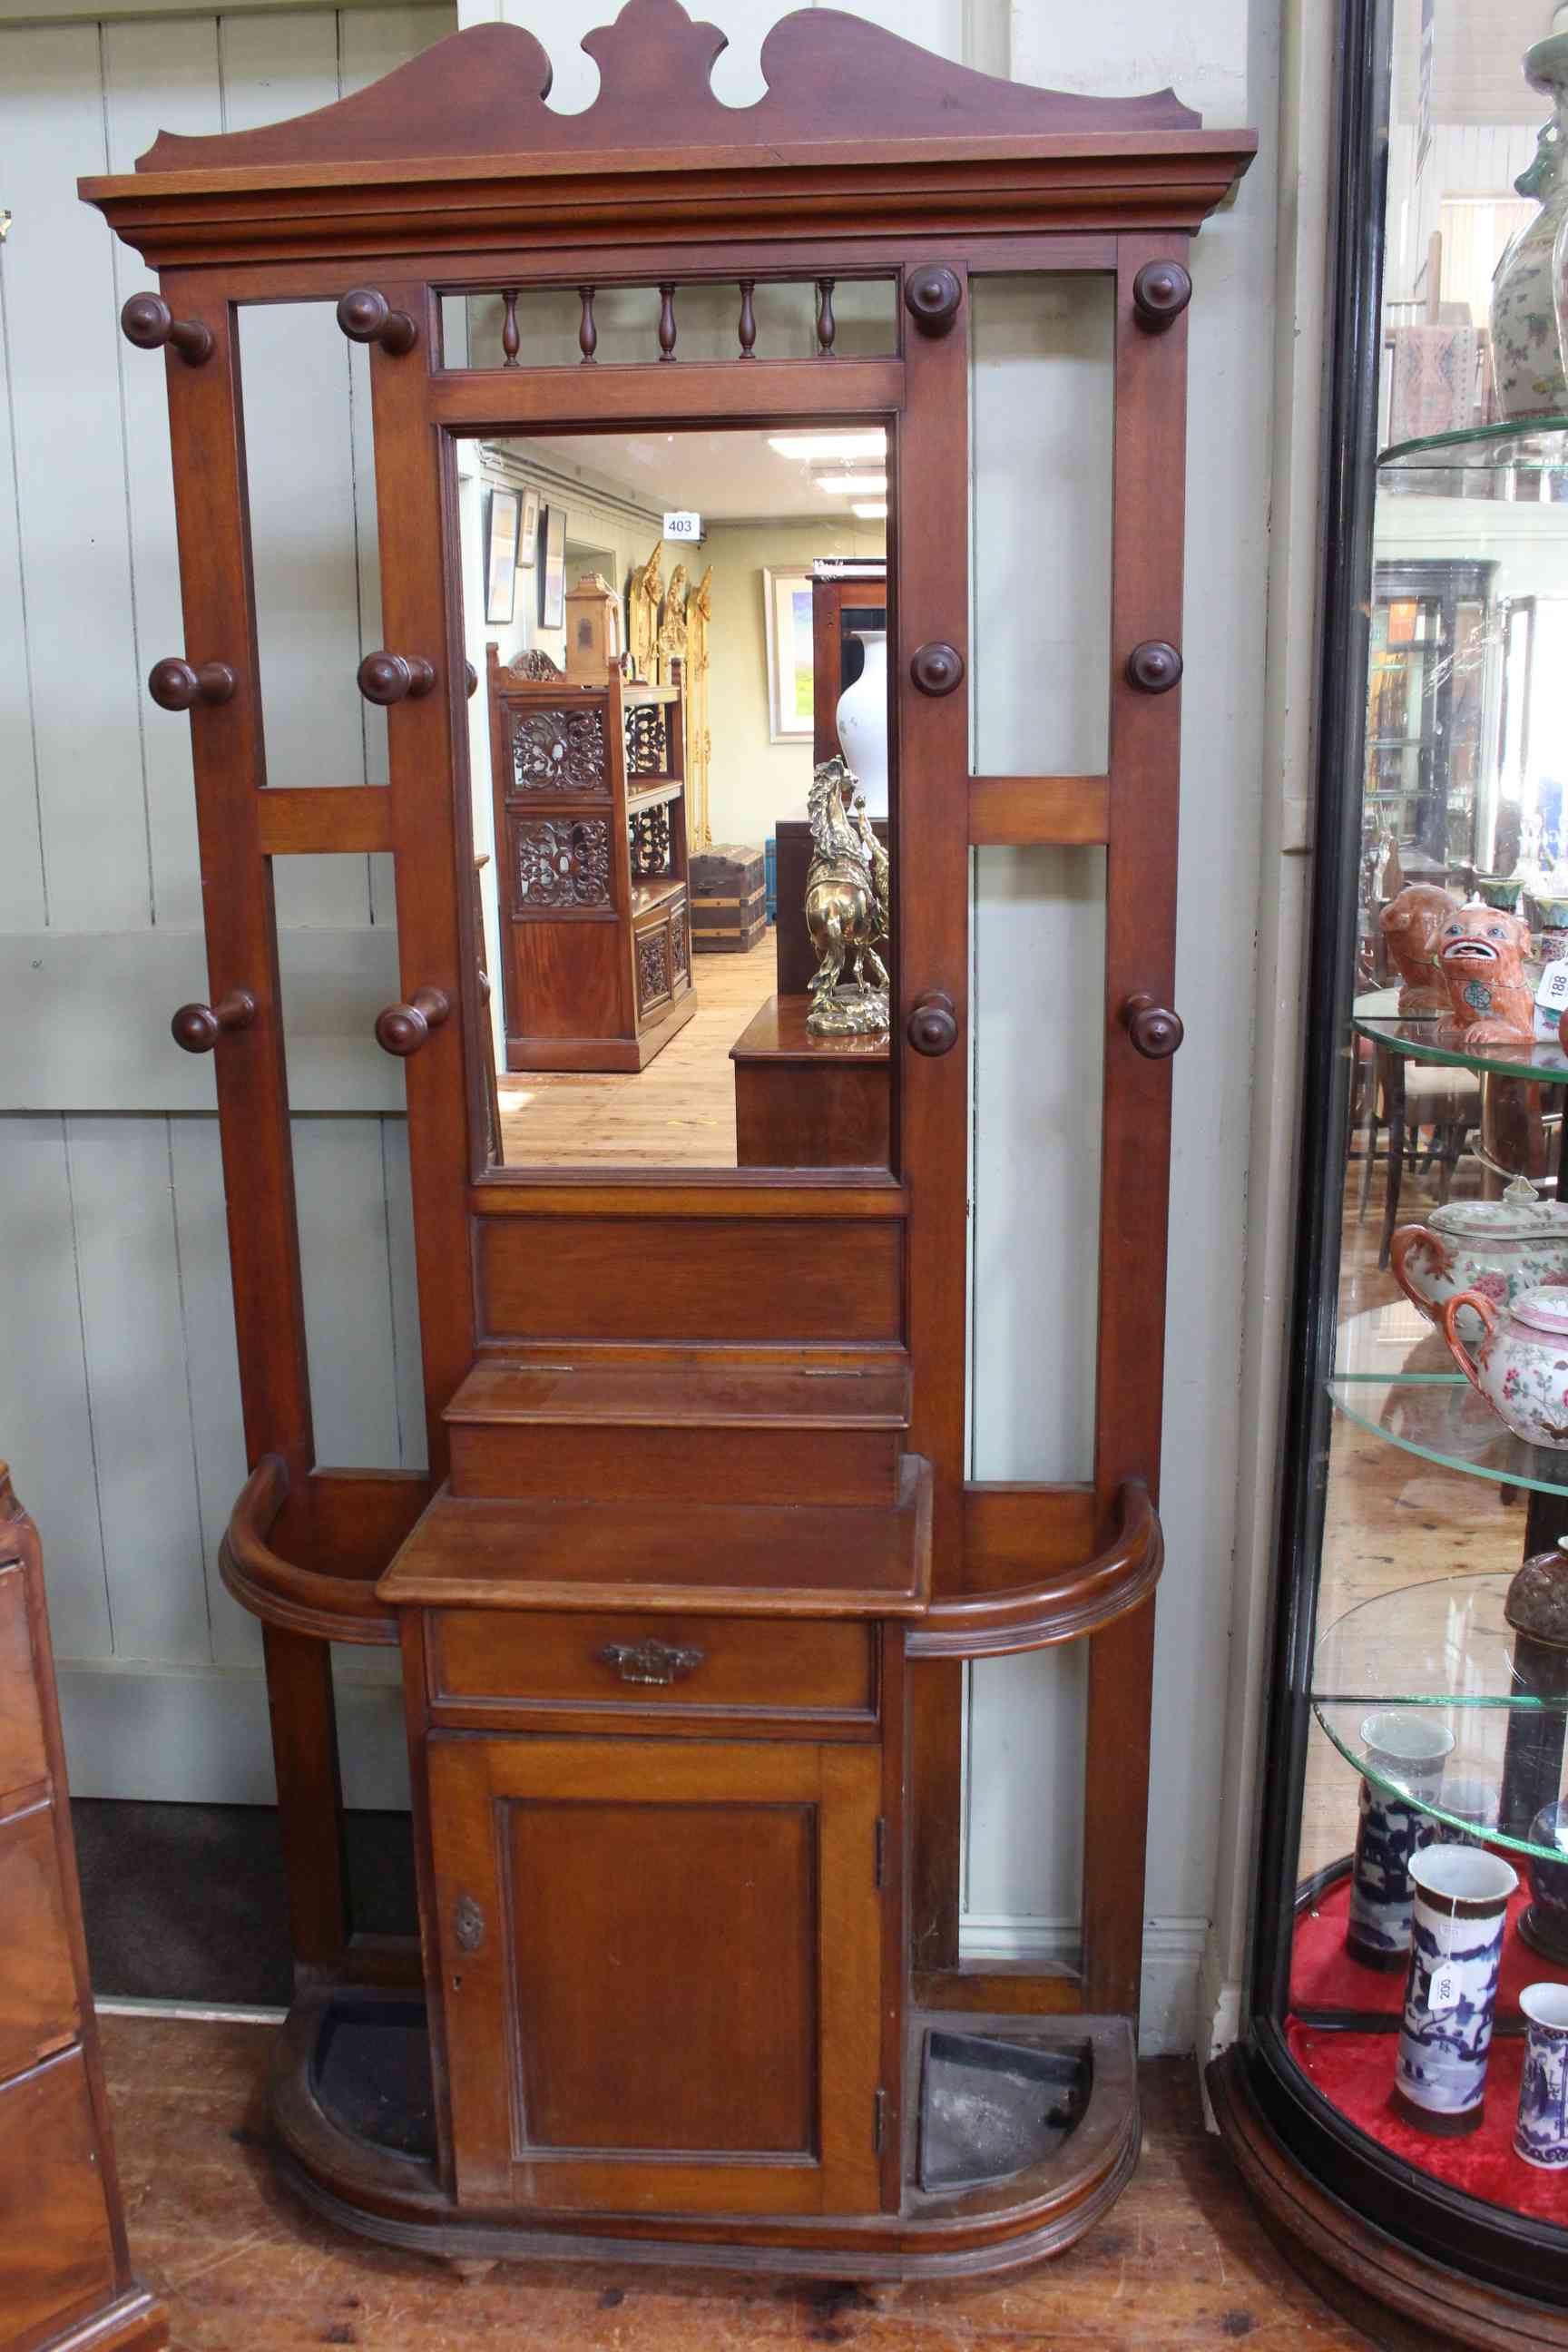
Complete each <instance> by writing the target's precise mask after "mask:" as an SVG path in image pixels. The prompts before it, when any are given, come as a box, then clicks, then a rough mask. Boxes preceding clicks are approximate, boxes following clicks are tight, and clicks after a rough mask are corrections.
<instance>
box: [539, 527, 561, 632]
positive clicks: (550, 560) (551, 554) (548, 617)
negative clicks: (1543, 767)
mask: <svg viewBox="0 0 1568 2352" xmlns="http://www.w3.org/2000/svg"><path fill="white" fill-rule="evenodd" d="M539 620H540V625H541V627H542V628H546V629H563V628H564V627H565V626H566V509H565V508H564V507H546V508H545V509H544V567H543V569H542V572H540V575H539Z"/></svg>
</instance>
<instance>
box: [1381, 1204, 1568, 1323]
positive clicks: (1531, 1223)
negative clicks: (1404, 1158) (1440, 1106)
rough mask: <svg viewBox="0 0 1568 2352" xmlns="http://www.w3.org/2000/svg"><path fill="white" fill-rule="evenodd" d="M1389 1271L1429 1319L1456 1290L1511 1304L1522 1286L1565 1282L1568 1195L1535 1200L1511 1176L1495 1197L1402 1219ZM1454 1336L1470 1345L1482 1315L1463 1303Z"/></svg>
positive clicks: (1435, 1320) (1390, 1252)
mask: <svg viewBox="0 0 1568 2352" xmlns="http://www.w3.org/2000/svg"><path fill="white" fill-rule="evenodd" d="M1388 1255H1389V1263H1390V1265H1392V1267H1393V1269H1394V1280H1395V1282H1397V1283H1398V1285H1399V1287H1400V1288H1401V1290H1403V1291H1404V1293H1405V1297H1406V1298H1408V1299H1409V1300H1410V1302H1411V1304H1412V1306H1415V1307H1419V1308H1420V1309H1421V1312H1422V1313H1423V1315H1425V1316H1426V1318H1427V1320H1428V1322H1431V1323H1439V1322H1441V1320H1442V1316H1443V1309H1444V1307H1446V1306H1447V1303H1448V1301H1449V1299H1450V1298H1452V1297H1455V1296H1456V1295H1457V1293H1458V1292H1459V1291H1461V1290H1479V1292H1480V1293H1481V1295H1482V1297H1486V1298H1489V1299H1490V1300H1491V1302H1492V1305H1493V1306H1494V1307H1511V1306H1512V1304H1513V1302H1514V1300H1515V1299H1516V1298H1518V1297H1520V1296H1521V1293H1522V1292H1524V1291H1526V1290H1542V1289H1549V1288H1552V1287H1553V1286H1557V1285H1563V1286H1568V1202H1556V1201H1538V1200H1537V1199H1536V1197H1535V1187H1534V1186H1533V1185H1532V1184H1531V1181H1530V1180H1529V1178H1528V1177H1526V1176H1516V1177H1515V1178H1514V1180H1513V1181H1512V1183H1510V1186H1509V1188H1508V1190H1507V1192H1505V1193H1504V1194H1503V1196H1502V1199H1501V1200H1500V1201H1450V1202H1447V1204H1446V1205H1445V1206H1444V1207H1443V1208H1440V1209H1434V1210H1433V1212H1432V1214H1431V1215H1430V1216H1429V1217H1428V1218H1427V1219H1426V1223H1424V1224H1418V1225H1401V1226H1399V1227H1398V1228H1397V1230H1396V1231H1395V1233H1394V1235H1393V1238H1392V1239H1391V1241H1390V1243H1389V1245H1388ZM1458 1328H1459V1335H1460V1337H1461V1338H1462V1339H1468V1340H1469V1341H1470V1342H1471V1344H1472V1345H1473V1344H1474V1343H1475V1341H1476V1340H1477V1339H1479V1338H1480V1336H1481V1330H1482V1324H1481V1319H1480V1317H1479V1315H1478V1314H1477V1313H1476V1312H1475V1310H1474V1309H1473V1308H1472V1307H1466V1308H1465V1310H1464V1311H1463V1313H1462V1314H1461V1315H1460V1316H1459V1318H1458Z"/></svg>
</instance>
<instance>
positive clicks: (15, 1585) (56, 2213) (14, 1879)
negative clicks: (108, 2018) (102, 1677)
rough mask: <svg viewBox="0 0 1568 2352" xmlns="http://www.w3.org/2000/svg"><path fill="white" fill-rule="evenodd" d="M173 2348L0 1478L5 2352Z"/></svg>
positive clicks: (31, 1608)
mask: <svg viewBox="0 0 1568 2352" xmlns="http://www.w3.org/2000/svg"><path fill="white" fill-rule="evenodd" d="M168 2340H169V2337H168V2328H167V2326H166V2323H165V2321H164V2318H163V2312H162V2311H161V2310H160V2308H159V2307H158V2306H157V2305H155V2304H154V2303H153V2301H152V2300H151V2298H150V2297H149V2296H148V2295H147V2294H146V2293H145V2292H144V2290H143V2289H142V2288H141V2287H139V2286H137V2284H136V2283H135V2281H134V2280H133V2279H132V2276H131V2271H130V2264H129V2262H128V2259H127V2255H126V2249H125V2229H124V2223H123V2221H122V2219H121V2210H120V2191H119V2187H118V2184H117V2181H116V2178H115V2170H114V2157H113V2151H112V2148H111V2147H110V2137H109V2117H108V2112H107V2108H106V2105H105V2099H104V2090H103V2069H102V2065H101V2063H100V2058H99V2053H98V2036H97V2032H96V2028H95V2026H94V2022H93V2014H92V2000H91V1995H90V1992H89V1986H88V1975H87V1947H86V1944H85V1941H84V1939H83V1937H82V1928H81V1902H80V1896H79V1893H78V1889H77V1875H76V1855H75V1850H74V1848H73V1846H72V1843H71V1834H70V1813H69V1800H68V1795H67V1791H66V1776H65V1759H64V1754H63V1751H62V1749H61V1745H60V1726H59V1711H58V1705H57V1703H56V1698H55V1682H54V1661H53V1656H52V1653H51V1651H50V1646H49V1629H48V1620H47V1616H46V1614H45V1611H44V1586H43V1577H42V1573H41V1570H40V1568H39V1559H38V1538H37V1530H36V1528H34V1526H33V1524H32V1521H31V1520H30V1519H28V1518H26V1517H24V1516H23V1514H22V1512H21V1510H20V1509H19V1507H18V1506H17V1504H16V1496H14V1495H13V1493H12V1491H11V1482H10V1478H9V1476H8V1475H7V1473H6V1469H5V1464H4V1463H0V2342H3V2343H4V2346H5V2352H37V2348H38V2347H43V2346H46V2345H47V2347H48V2352H74V2347H80V2352H88V2347H91V2352H160V2347H163V2346H165V2345H166V2344H167V2343H168Z"/></svg>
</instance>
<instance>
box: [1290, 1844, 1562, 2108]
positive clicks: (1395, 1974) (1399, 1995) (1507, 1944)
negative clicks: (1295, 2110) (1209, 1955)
mask: <svg viewBox="0 0 1568 2352" xmlns="http://www.w3.org/2000/svg"><path fill="white" fill-rule="evenodd" d="M1523 1876H1524V1873H1523V1870H1522V1868H1521V1870H1520V1878H1521V1885H1520V1886H1519V1887H1518V1888H1517V1890H1516V1891H1515V1894H1514V1896H1513V1899H1512V1901H1511V1902H1510V1905H1509V1906H1508V1932H1507V1934H1506V1936H1505V1937H1504V1939H1503V1948H1502V1974H1501V1976H1500V1979H1499V1981H1498V2015H1499V2016H1500V2017H1517V2016H1518V2015H1519V1996H1520V1994H1521V1992H1522V1991H1523V1990H1524V1988H1525V1986H1526V1985H1532V1984H1568V1969H1564V1968H1563V1967H1561V1966H1560V1965H1559V1964H1558V1963H1557V1962H1556V1961H1554V1960H1548V1959H1543V1958H1542V1955H1541V1954H1540V1953H1539V1952H1532V1951H1531V1948H1530V1946H1529V1945H1528V1944H1527V1943H1525V1942H1524V1941H1523V1940H1522V1938H1521V1937H1520V1936H1519V1935H1518V1933H1517V1932H1516V1930H1517V1928H1518V1925H1519V1916H1520V1914H1521V1911H1523V1910H1524V1908H1525V1906H1527V1904H1528V1903H1529V1901H1530V1889H1529V1888H1528V1887H1527V1886H1526V1885H1523V1884H1522V1881H1523ZM1350 1901H1351V1882H1350V1873H1349V1872H1348V1871H1347V1872H1346V1873H1345V1874H1344V1876H1343V1877H1342V1878H1336V1879H1335V1880H1334V1882H1333V1884H1332V1885H1331V1886H1329V1887H1326V1888H1325V1889H1324V1891H1323V1893H1322V1894H1321V1895H1320V1896H1319V1897H1318V1899H1317V1900H1316V1901H1315V1902H1314V1904H1313V1905H1312V1906H1311V1908H1310V1910H1308V1909H1302V1910H1299V1911H1298V1912H1297V1914H1296V1941H1295V1947H1294V1948H1293V1950H1292V1952H1291V1955H1290V2006H1291V2008H1292V2009H1293V2010H1303V2009H1306V2010H1322V2009H1348V2010H1363V2011H1365V2010H1375V2011H1378V2012H1379V2014H1381V2015H1383V2016H1385V2017H1397V2016H1398V2015H1399V2012H1400V2011H1401V2010H1402V2009H1403V2008H1404V2006H1405V1970H1404V1969H1369V1968H1367V1967H1366V1966H1365V1964H1364V1963H1363V1961H1361V1960H1352V1958H1351V1956H1350V1954H1349V1953H1348V1952H1347V1951H1346V1949H1345V1924H1346V1921H1347V1918H1348V1916H1349V1913H1350ZM1511 2128H1512V2126H1511V2125H1510V2129H1511Z"/></svg>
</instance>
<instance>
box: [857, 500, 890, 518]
mask: <svg viewBox="0 0 1568 2352" xmlns="http://www.w3.org/2000/svg"><path fill="white" fill-rule="evenodd" d="M853 512H855V513H856V514H858V516H859V518H860V520H861V521H862V522H886V521H887V520H888V502H887V500H886V499H866V500H865V501H864V502H859V501H858V502H857V504H856V506H855V507H854V509H853Z"/></svg>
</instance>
